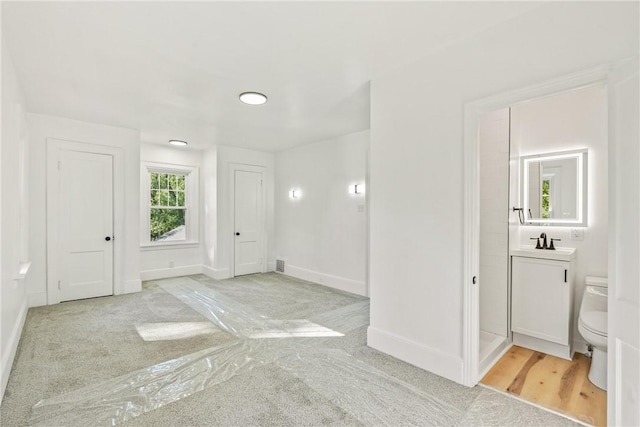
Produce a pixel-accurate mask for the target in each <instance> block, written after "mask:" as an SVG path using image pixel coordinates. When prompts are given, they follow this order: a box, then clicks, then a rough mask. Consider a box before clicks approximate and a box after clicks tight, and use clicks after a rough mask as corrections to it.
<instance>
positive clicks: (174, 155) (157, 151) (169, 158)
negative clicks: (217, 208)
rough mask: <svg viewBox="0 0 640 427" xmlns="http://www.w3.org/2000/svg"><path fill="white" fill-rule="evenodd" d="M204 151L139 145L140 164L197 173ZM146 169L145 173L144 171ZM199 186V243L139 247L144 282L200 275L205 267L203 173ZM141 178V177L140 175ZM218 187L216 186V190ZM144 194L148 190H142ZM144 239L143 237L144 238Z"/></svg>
mask: <svg viewBox="0 0 640 427" xmlns="http://www.w3.org/2000/svg"><path fill="white" fill-rule="evenodd" d="M203 154H204V153H203V152H202V151H201V150H193V149H188V148H174V147H171V146H163V145H159V144H149V143H143V144H140V161H141V162H154V163H164V164H170V165H179V166H194V167H197V168H198V170H201V169H202V161H203ZM143 169H144V170H143ZM140 173H141V174H142V173H147V172H146V168H143V167H141V172H140ZM198 176H199V185H198V189H199V190H198V192H199V194H198V216H199V221H198V233H197V236H198V244H196V245H188V246H182V247H178V246H173V247H171V246H169V247H142V248H140V276H141V278H142V280H152V279H155V278H160V277H175V276H183V275H187V274H198V273H200V272H201V270H202V267H201V264H202V262H201V261H202V248H203V244H202V230H203V225H202V223H203V222H202V218H203V213H204V206H203V203H202V200H203V196H204V191H205V190H204V185H203V177H202V174H201V173H199V174H198ZM141 179H142V175H141ZM214 188H215V187H214ZM142 191H147V190H146V189H144V188H142V187H141V194H140V197H141V200H142V199H143V198H142ZM143 208H144V207H143V206H142V205H141V206H140V212H144V210H143ZM142 216H143V215H141V216H140V221H141V225H140V226H141V228H142V221H146V220H147V219H146V218H142ZM141 239H142V237H141Z"/></svg>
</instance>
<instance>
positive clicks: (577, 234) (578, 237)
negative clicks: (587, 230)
mask: <svg viewBox="0 0 640 427" xmlns="http://www.w3.org/2000/svg"><path fill="white" fill-rule="evenodd" d="M571 240H574V241H582V240H584V230H583V229H581V228H572V229H571Z"/></svg>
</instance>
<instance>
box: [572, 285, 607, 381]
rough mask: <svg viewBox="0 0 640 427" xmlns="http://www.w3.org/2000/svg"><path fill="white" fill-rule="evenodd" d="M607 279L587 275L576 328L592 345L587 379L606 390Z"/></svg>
mask: <svg viewBox="0 0 640 427" xmlns="http://www.w3.org/2000/svg"><path fill="white" fill-rule="evenodd" d="M607 291H608V289H607V279H605V278H601V277H587V278H586V280H585V288H584V294H583V295H582V304H581V305H580V316H579V319H578V330H579V331H580V334H581V335H582V336H583V338H584V339H585V340H586V341H587V343H589V344H591V345H592V346H593V357H592V359H591V369H590V370H589V381H591V382H592V383H593V384H594V385H595V386H596V387H599V388H601V389H603V390H607V314H608V313H607V296H608V293H607Z"/></svg>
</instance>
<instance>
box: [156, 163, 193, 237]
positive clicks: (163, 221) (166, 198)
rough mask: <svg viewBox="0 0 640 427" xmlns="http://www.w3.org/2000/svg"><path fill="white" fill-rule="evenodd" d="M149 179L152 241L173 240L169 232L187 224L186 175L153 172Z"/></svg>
mask: <svg viewBox="0 0 640 427" xmlns="http://www.w3.org/2000/svg"><path fill="white" fill-rule="evenodd" d="M149 180H150V207H151V210H150V224H149V235H150V238H151V241H156V240H172V239H171V235H167V233H169V232H171V231H174V232H175V231H176V230H177V229H178V228H179V227H181V226H184V225H185V218H186V211H187V209H186V195H185V176H184V175H176V174H170V173H156V172H151V173H150V174H149ZM173 240H175V238H174V239H173Z"/></svg>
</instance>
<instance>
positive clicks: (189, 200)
mask: <svg viewBox="0 0 640 427" xmlns="http://www.w3.org/2000/svg"><path fill="white" fill-rule="evenodd" d="M152 172H156V173H171V174H183V175H185V196H186V208H187V215H186V218H185V226H186V229H187V236H186V240H177V241H176V240H174V241H162V242H152V241H151V240H150V238H149V220H150V214H151V211H150V209H151V207H150V206H149V203H150V197H149V194H150V183H149V174H150V173H152ZM198 184H199V175H198V167H196V166H187V165H174V164H168V163H154V162H141V167H140V248H141V249H143V250H152V249H171V248H188V247H196V246H198V245H199V244H200V242H199V240H198V236H199V230H200V226H199V214H198V212H199V209H200V207H199V198H200V193H199V187H198Z"/></svg>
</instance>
